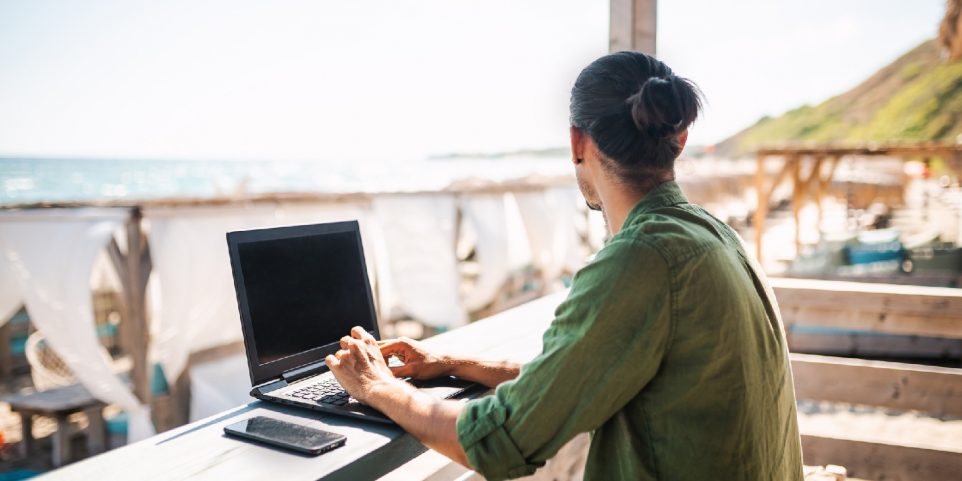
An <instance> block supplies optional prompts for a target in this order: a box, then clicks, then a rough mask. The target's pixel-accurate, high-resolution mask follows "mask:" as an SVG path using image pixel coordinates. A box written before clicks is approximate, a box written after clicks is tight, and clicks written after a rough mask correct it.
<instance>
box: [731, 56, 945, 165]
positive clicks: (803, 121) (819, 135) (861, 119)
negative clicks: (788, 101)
mask: <svg viewBox="0 0 962 481" xmlns="http://www.w3.org/2000/svg"><path fill="white" fill-rule="evenodd" d="M960 135H962V61H954V62H946V60H945V58H944V57H943V55H942V50H941V49H940V47H939V46H938V44H937V43H936V41H935V40H930V41H927V42H925V43H923V44H921V45H919V46H918V47H916V48H914V49H912V50H911V51H909V52H908V53H906V54H905V55H903V56H901V57H899V58H898V59H897V60H895V61H894V62H892V63H891V64H890V65H888V66H886V67H884V68H882V69H881V70H879V71H878V72H876V73H875V74H874V75H872V76H871V77H869V78H868V79H867V80H865V81H864V82H862V83H861V84H860V85H858V86H857V87H855V88H854V89H852V90H849V91H848V92H845V93H843V94H841V95H838V96H836V97H832V98H831V99H828V100H826V101H825V102H822V103H821V104H819V105H816V106H808V105H806V106H803V107H799V108H797V109H794V110H791V111H788V112H786V113H785V114H783V115H781V116H779V117H774V118H771V117H764V118H762V119H761V120H759V121H758V122H757V123H755V125H752V126H751V127H749V128H747V129H745V130H743V131H742V132H739V133H738V134H736V135H734V136H733V137H731V138H729V139H727V140H725V141H724V142H722V143H721V144H719V145H718V146H717V152H718V153H719V154H722V155H736V156H737V155H745V154H748V153H750V152H752V151H753V150H754V149H756V148H757V147H758V146H760V145H765V144H772V143H777V142H800V141H817V142H866V141H910V140H943V141H956V140H957V138H958V137H959V136H960Z"/></svg>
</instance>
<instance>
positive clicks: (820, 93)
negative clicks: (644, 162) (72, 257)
mask: <svg viewBox="0 0 962 481" xmlns="http://www.w3.org/2000/svg"><path fill="white" fill-rule="evenodd" d="M658 8H659V10H658V56H659V57H660V58H661V59H662V60H664V61H665V62H666V63H668V64H669V65H670V66H671V67H672V68H673V69H674V70H675V71H676V73H678V74H679V75H682V76H685V77H688V78H690V79H692V80H694V81H695V82H696V83H697V84H698V85H700V87H701V88H702V90H703V91H704V93H705V96H706V98H707V101H708V103H707V108H706V110H705V112H704V115H703V118H702V119H700V120H699V121H698V122H697V124H696V125H695V127H694V128H693V130H692V132H691V140H690V142H692V143H698V144H708V143H714V142H717V141H720V140H722V139H724V138H725V137H727V136H729V135H731V134H733V133H735V132H737V131H739V130H741V129H742V128H744V127H746V126H747V125H750V124H751V123H753V122H755V121H756V120H757V119H758V118H760V117H761V116H763V115H775V114H778V113H781V112H783V111H785V110H788V109H790V108H794V107H797V106H799V105H801V104H804V103H817V102H819V101H821V100H824V99H826V98H828V97H829V96H831V95H834V94H837V93H841V92H842V91H844V90H846V89H848V88H850V87H852V86H854V85H856V84H857V83H858V82H859V81H860V80H862V79H864V78H865V77H867V76H868V75H870V74H871V73H872V72H874V71H875V70H877V69H878V68H879V67H882V66H884V65H885V64H887V63H888V62H890V61H891V60H893V59H894V58H896V57H897V56H898V55H899V54H901V53H903V52H905V51H907V50H908V49H910V48H911V47H913V46H915V45H917V44H918V43H920V42H922V41H923V40H925V39H927V38H931V37H933V36H934V35H935V32H936V30H937V26H938V22H939V20H940V18H941V15H942V13H943V9H944V1H943V0H912V1H911V2H907V1H904V0H846V1H844V2H839V1H836V0H794V1H787V0H740V1H735V2H719V1H717V0H715V1H712V0H671V1H665V0H663V1H661V2H659V7H658ZM607 48H608V0H483V1H480V0H365V1H349V2H348V1H341V2H335V1H331V0H310V1H306V0H305V1H295V0H283V1H271V2H265V1H262V0H230V1H196V0H193V1H190V0H169V1H164V2H149V1H139V0H109V1H106V0H104V1H95V0H88V1H83V2H78V1H70V0H59V1H54V0H0V156H43V157H49V156H53V157H87V158H89V157H95V158H145V159H146V158H150V159H196V160H205V159H222V160H231V159H258V160H264V159H267V160H318V161H324V160H329V159H373V160H378V159H388V158H390V159H404V158H420V157H424V156H427V155H437V154H445V153H451V152H500V151H510V150H516V149H523V148H547V147H560V146H565V145H567V136H568V114H567V108H568V96H569V90H570V87H571V84H572V82H573V81H574V78H575V77H576V76H577V74H578V72H579V71H580V69H581V68H583V67H584V66H585V65H587V64H588V63H589V62H590V61H591V60H593V59H595V58H597V57H599V56H601V55H604V54H605V53H606V52H607Z"/></svg>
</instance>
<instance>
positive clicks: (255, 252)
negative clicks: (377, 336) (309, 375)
mask: <svg viewBox="0 0 962 481" xmlns="http://www.w3.org/2000/svg"><path fill="white" fill-rule="evenodd" d="M237 254H238V256H237V257H238V259H237V260H238V261H239V267H240V269H241V271H242V272H243V278H244V287H245V289H244V290H245V291H246V294H247V306H248V312H249V316H250V317H249V318H250V323H251V327H252V329H253V334H254V335H253V341H254V345H255V347H256V353H257V364H259V365H264V364H267V363H270V362H274V361H277V360H280V359H284V358H286V357H289V356H293V355H296V354H298V353H301V352H304V351H308V350H311V349H315V348H319V347H323V346H325V345H328V344H332V343H336V342H338V341H339V340H340V339H341V337H342V336H345V335H348V334H349V333H350V329H351V327H353V326H361V327H363V328H364V329H365V330H368V331H375V332H376V327H375V325H376V320H375V319H374V316H373V312H374V311H373V308H372V306H371V301H370V298H369V292H370V291H369V286H368V279H367V271H366V268H365V265H364V257H363V254H362V252H361V245H360V239H359V234H358V232H357V230H349V231H346V232H344V231H341V232H329V233H323V234H309V235H303V236H299V237H288V238H280V239H268V240H258V241H250V242H240V243H238V245H237Z"/></svg>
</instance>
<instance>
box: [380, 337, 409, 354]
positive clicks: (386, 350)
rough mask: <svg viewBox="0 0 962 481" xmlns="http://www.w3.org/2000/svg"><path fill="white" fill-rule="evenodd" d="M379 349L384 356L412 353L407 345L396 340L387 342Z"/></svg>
mask: <svg viewBox="0 0 962 481" xmlns="http://www.w3.org/2000/svg"><path fill="white" fill-rule="evenodd" d="M378 347H379V348H380V349H381V354H382V355H384V356H389V355H391V354H404V353H407V352H410V349H409V348H408V346H407V345H406V344H404V343H403V342H399V341H396V340H391V341H386V342H385V343H384V344H379V345H378Z"/></svg>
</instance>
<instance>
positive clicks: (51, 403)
mask: <svg viewBox="0 0 962 481" xmlns="http://www.w3.org/2000/svg"><path fill="white" fill-rule="evenodd" d="M0 401H2V402H5V403H8V404H10V410H11V411H13V412H15V413H18V414H19V415H20V429H21V432H22V438H21V443H20V446H21V448H20V449H21V452H22V454H23V455H24V456H25V457H26V456H28V455H29V454H30V453H31V452H32V451H33V449H34V438H33V416H48V417H50V418H53V419H54V421H56V423H57V430H56V431H55V432H54V434H53V465H54V466H55V467H56V466H63V465H64V464H66V463H68V462H70V459H71V453H70V431H71V430H70V423H69V421H68V419H67V418H68V417H69V416H70V415H71V414H74V413H79V412H83V413H86V415H87V419H88V423H89V425H88V427H87V449H88V452H89V454H90V455H94V454H97V453H102V452H103V451H104V448H105V439H106V424H105V423H104V417H103V408H104V403H103V402H102V401H100V400H99V399H96V398H94V397H93V396H92V395H91V394H90V392H89V391H87V389H86V388H84V387H83V386H81V385H79V384H74V385H71V386H66V387H61V388H56V389H50V390H47V391H40V392H35V393H30V394H15V395H11V396H6V397H4V398H2V399H0Z"/></svg>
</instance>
